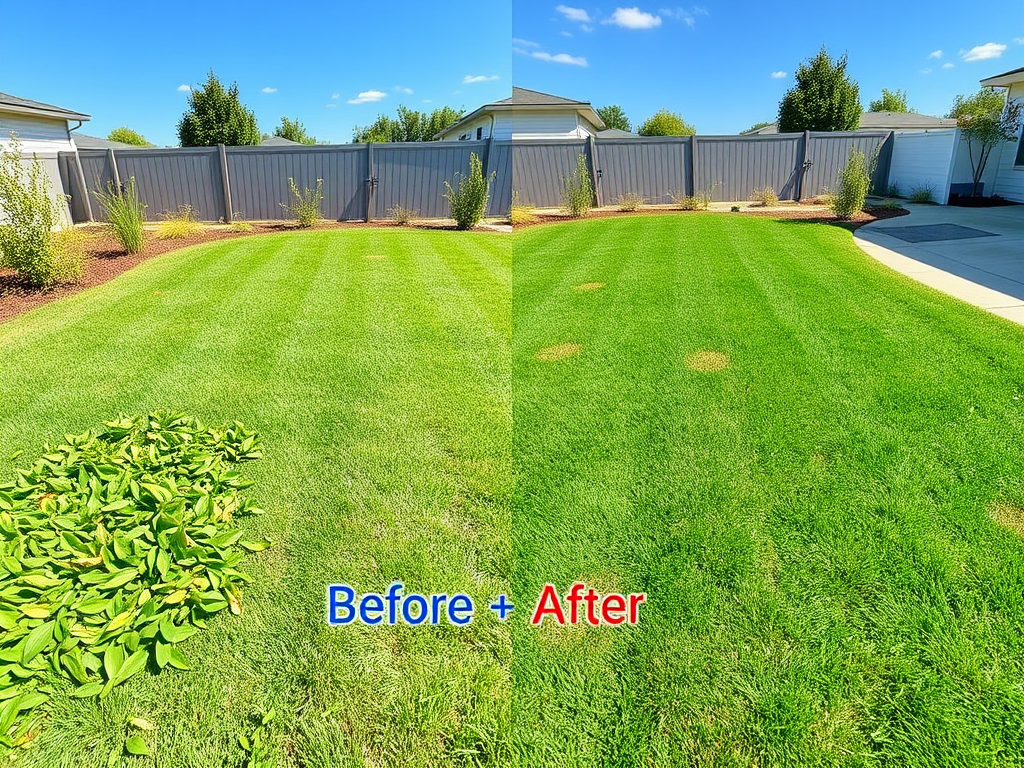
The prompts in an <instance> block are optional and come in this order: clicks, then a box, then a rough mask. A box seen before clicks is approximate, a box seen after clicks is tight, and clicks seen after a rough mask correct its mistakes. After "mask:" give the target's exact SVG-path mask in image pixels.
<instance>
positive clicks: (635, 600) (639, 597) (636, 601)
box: [629, 592, 647, 624]
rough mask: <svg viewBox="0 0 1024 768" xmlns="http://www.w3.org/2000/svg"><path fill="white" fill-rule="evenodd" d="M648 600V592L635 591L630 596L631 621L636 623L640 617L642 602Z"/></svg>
mask: <svg viewBox="0 0 1024 768" xmlns="http://www.w3.org/2000/svg"><path fill="white" fill-rule="evenodd" d="M646 601H647V593H646V592H634V593H632V594H631V595H630V596H629V623H630V624H636V623H637V621H639V619H640V616H639V614H640V604H641V603H644V602H646Z"/></svg>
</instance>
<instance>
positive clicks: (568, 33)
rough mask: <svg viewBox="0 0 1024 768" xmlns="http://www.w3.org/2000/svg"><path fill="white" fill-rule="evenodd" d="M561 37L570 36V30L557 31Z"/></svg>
mask: <svg viewBox="0 0 1024 768" xmlns="http://www.w3.org/2000/svg"><path fill="white" fill-rule="evenodd" d="M558 34H560V35H561V36H562V37H572V32H559V33H558Z"/></svg>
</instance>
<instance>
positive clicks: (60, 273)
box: [0, 134, 84, 286]
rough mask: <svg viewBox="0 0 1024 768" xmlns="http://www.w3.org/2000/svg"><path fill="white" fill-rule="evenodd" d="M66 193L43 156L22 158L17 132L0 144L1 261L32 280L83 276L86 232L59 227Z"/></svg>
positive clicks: (45, 283) (54, 280)
mask: <svg viewBox="0 0 1024 768" xmlns="http://www.w3.org/2000/svg"><path fill="white" fill-rule="evenodd" d="M62 199H66V198H65V197H63V196H55V195H53V193H52V184H51V183H50V179H49V176H48V175H47V173H46V168H45V167H44V166H43V163H42V161H41V160H39V158H37V157H33V159H32V161H31V162H30V163H25V162H23V161H22V159H21V143H20V142H19V141H18V140H17V137H16V136H15V135H14V134H11V142H10V144H9V145H8V146H7V147H6V148H4V149H2V150H0V211H3V219H2V223H0V263H2V264H3V265H4V266H6V267H9V268H10V269H13V270H14V271H15V272H17V273H18V274H19V275H21V276H22V277H24V278H25V279H26V280H27V281H28V282H29V283H31V284H32V285H36V286H50V285H54V284H55V283H60V282H66V281H73V280H77V279H78V277H80V276H81V272H82V261H83V259H84V254H83V253H82V249H81V238H80V237H78V236H76V235H74V234H72V233H70V232H68V231H66V230H62V231H56V230H57V229H58V227H59V226H60V225H61V222H62V218H63V215H62V206H61V200H62Z"/></svg>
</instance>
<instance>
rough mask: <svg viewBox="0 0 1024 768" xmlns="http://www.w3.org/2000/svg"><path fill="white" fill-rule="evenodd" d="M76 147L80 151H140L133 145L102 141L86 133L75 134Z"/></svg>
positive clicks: (108, 140) (107, 140)
mask: <svg viewBox="0 0 1024 768" xmlns="http://www.w3.org/2000/svg"><path fill="white" fill-rule="evenodd" d="M74 136H75V146H76V147H78V148H79V149H139V147H136V146H134V145H132V144H125V143H124V142H123V141H111V140H110V139H101V138H100V137H99V136H86V135H85V134H84V133H78V132H77V131H76V132H75V134H74Z"/></svg>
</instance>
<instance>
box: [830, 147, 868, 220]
mask: <svg viewBox="0 0 1024 768" xmlns="http://www.w3.org/2000/svg"><path fill="white" fill-rule="evenodd" d="M870 184H871V176H870V174H869V173H868V164H867V158H865V156H864V153H863V152H860V151H858V150H856V149H851V150H850V154H849V157H848V159H847V161H846V166H845V167H844V168H843V170H842V171H840V172H839V185H838V187H837V188H836V190H835V191H834V192H833V191H830V192H829V193H828V194H827V195H826V197H825V204H826V205H827V206H828V207H829V210H831V211H832V213H833V214H835V217H836V218H837V219H842V220H847V219H852V218H853V216H854V214H856V213H857V212H859V211H860V210H862V209H863V208H864V200H865V198H866V197H867V195H868V187H869V186H870Z"/></svg>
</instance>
